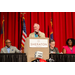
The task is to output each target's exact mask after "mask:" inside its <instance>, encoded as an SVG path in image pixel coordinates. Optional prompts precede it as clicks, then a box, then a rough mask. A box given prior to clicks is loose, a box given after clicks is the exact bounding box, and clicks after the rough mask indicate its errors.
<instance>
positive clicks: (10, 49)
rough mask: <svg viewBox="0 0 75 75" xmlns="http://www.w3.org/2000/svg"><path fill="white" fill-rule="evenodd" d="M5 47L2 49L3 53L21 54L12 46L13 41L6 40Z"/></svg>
mask: <svg viewBox="0 0 75 75" xmlns="http://www.w3.org/2000/svg"><path fill="white" fill-rule="evenodd" d="M5 45H6V46H5V47H4V48H2V49H1V53H21V52H22V50H21V51H19V50H18V49H17V48H16V47H14V46H11V41H10V40H9V39H6V40H5Z"/></svg>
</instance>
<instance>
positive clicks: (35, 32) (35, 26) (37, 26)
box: [29, 23, 45, 38]
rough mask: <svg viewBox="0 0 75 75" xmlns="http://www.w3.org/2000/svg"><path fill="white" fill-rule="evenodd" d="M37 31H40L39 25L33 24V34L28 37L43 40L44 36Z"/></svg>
mask: <svg viewBox="0 0 75 75" xmlns="http://www.w3.org/2000/svg"><path fill="white" fill-rule="evenodd" d="M39 29H40V26H39V24H37V23H35V24H34V32H33V33H31V34H30V35H29V37H42V38H45V34H44V33H42V32H41V31H40V30H39Z"/></svg>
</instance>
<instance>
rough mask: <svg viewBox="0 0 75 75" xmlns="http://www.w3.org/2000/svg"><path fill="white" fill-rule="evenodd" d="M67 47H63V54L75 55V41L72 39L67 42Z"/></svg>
mask: <svg viewBox="0 0 75 75" xmlns="http://www.w3.org/2000/svg"><path fill="white" fill-rule="evenodd" d="M66 44H67V46H63V50H62V52H63V54H75V46H74V45H75V40H74V39H72V38H70V39H68V40H67V41H66Z"/></svg>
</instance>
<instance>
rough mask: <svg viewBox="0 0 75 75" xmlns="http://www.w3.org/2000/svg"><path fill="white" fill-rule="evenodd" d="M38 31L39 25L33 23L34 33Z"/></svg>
mask: <svg viewBox="0 0 75 75" xmlns="http://www.w3.org/2000/svg"><path fill="white" fill-rule="evenodd" d="M39 29H40V26H39V24H37V23H35V24H34V31H36V32H38V31H39Z"/></svg>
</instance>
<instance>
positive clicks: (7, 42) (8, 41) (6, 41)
mask: <svg viewBox="0 0 75 75" xmlns="http://www.w3.org/2000/svg"><path fill="white" fill-rule="evenodd" d="M5 45H6V46H7V47H10V46H11V41H10V40H9V39H6V40H5Z"/></svg>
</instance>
